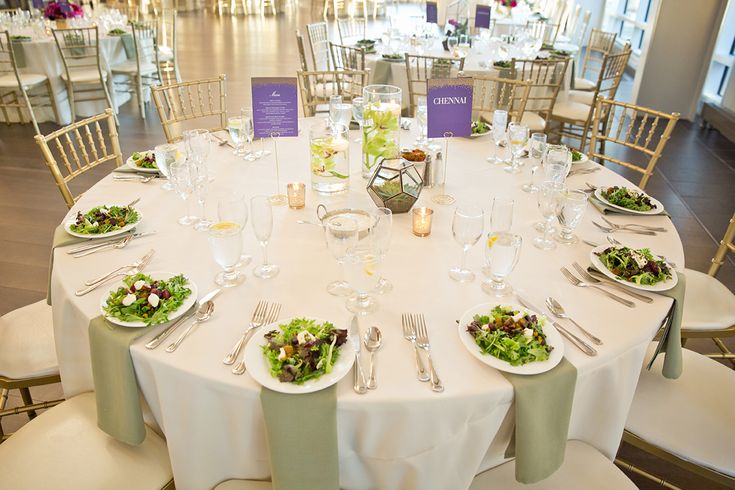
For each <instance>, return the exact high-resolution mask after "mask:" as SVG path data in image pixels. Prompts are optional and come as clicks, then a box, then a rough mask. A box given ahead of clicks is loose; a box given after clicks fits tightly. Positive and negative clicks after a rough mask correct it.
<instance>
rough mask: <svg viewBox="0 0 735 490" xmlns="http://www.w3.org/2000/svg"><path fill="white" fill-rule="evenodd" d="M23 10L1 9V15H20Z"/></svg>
mask: <svg viewBox="0 0 735 490" xmlns="http://www.w3.org/2000/svg"><path fill="white" fill-rule="evenodd" d="M22 10H23V9H21V8H14V9H0V14H7V15H9V16H11V17H12V16H14V15H18V14H19V13H20V12H21V11H22Z"/></svg>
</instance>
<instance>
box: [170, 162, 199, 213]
mask: <svg viewBox="0 0 735 490" xmlns="http://www.w3.org/2000/svg"><path fill="white" fill-rule="evenodd" d="M193 167H194V165H193V164H192V163H191V162H190V161H189V160H188V159H185V158H182V159H180V160H178V161H176V162H174V163H172V164H171V166H170V167H169V169H170V171H171V183H172V184H173V187H174V190H175V191H176V193H177V194H178V195H179V197H180V198H181V199H182V200H183V201H184V204H185V206H186V214H185V215H184V216H182V217H180V218H179V219H178V223H179V224H180V225H183V226H189V225H191V224H192V223H195V222H196V221H197V217H196V216H193V215H192V214H191V204H190V198H191V195H192V194H193V193H194V189H195V187H196V184H195V180H196V175H195V174H196V170H195V169H194V168H193Z"/></svg>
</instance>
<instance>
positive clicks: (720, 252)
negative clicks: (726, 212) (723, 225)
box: [707, 213, 735, 277]
mask: <svg viewBox="0 0 735 490" xmlns="http://www.w3.org/2000/svg"><path fill="white" fill-rule="evenodd" d="M734 241H735V213H733V215H732V218H730V224H729V225H728V226H727V230H725V236H724V237H723V238H722V240H720V246H719V247H717V252H715V256H714V257H713V258H712V265H710V266H709V270H708V271H707V274H709V275H710V276H713V277H714V276H716V275H717V272H719V270H720V267H722V264H724V263H725V257H727V253H728V252H733V253H735V242H734Z"/></svg>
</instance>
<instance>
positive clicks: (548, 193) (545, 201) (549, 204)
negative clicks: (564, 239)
mask: <svg viewBox="0 0 735 490" xmlns="http://www.w3.org/2000/svg"><path fill="white" fill-rule="evenodd" d="M565 191H566V186H565V185H564V184H560V183H558V182H552V181H546V182H544V183H543V184H541V187H540V188H539V192H538V195H537V197H538V208H539V211H541V216H543V217H544V220H546V227H545V228H544V234H543V236H540V237H536V238H535V239H534V240H533V246H534V247H536V248H540V249H541V250H553V249H555V248H556V243H554V242H553V241H552V240H550V239H549V235H550V234H551V232H552V231H553V227H552V226H551V223H552V222H553V220H554V218H555V217H556V208H557V206H558V203H559V198H560V197H561V196H562V195H563V194H564V192H565Z"/></svg>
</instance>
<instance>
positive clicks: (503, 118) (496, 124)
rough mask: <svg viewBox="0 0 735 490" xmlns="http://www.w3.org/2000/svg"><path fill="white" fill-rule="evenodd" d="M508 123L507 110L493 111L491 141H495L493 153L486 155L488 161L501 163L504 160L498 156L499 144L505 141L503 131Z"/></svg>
mask: <svg viewBox="0 0 735 490" xmlns="http://www.w3.org/2000/svg"><path fill="white" fill-rule="evenodd" d="M507 125H508V111H504V110H501V109H498V110H496V111H495V112H493V142H494V143H495V155H494V156H491V157H487V161H488V162H492V163H494V164H496V165H502V164H504V163H505V162H506V161H505V160H503V159H502V158H500V156H499V154H500V151H501V147H502V146H501V145H502V143H503V142H504V141H505V131H506V127H507Z"/></svg>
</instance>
